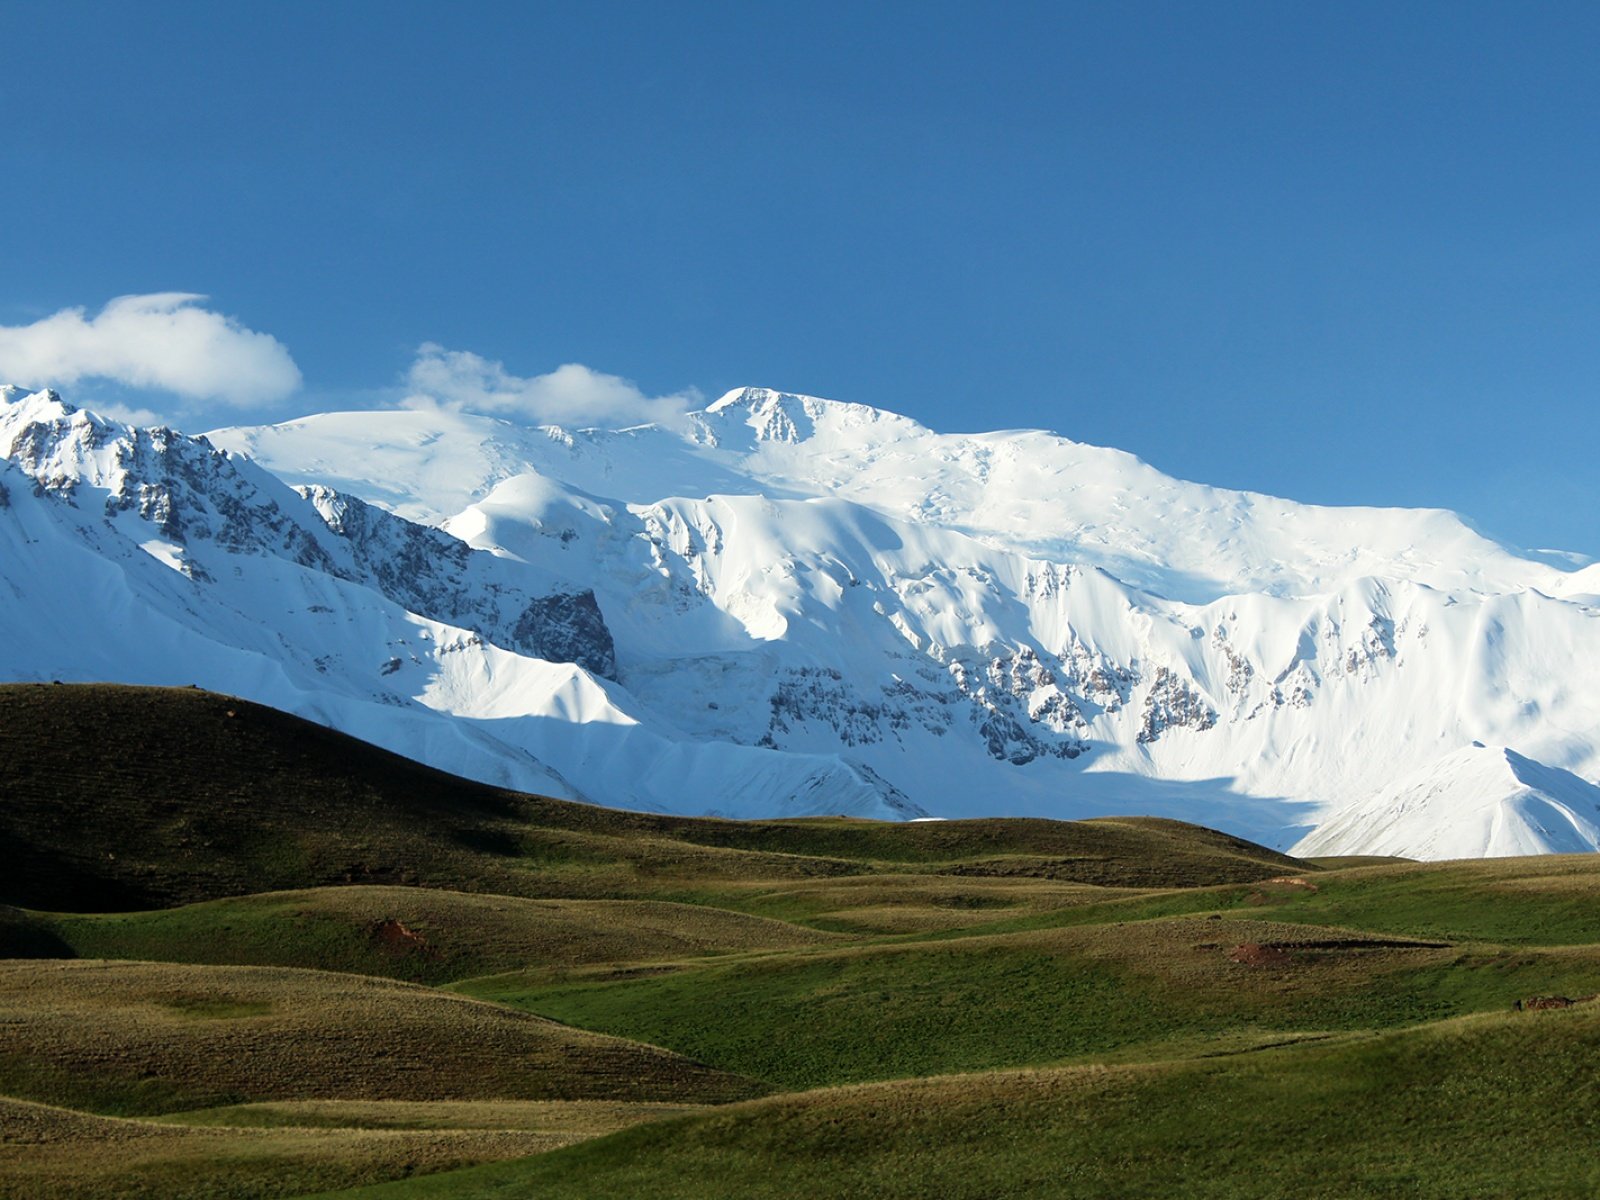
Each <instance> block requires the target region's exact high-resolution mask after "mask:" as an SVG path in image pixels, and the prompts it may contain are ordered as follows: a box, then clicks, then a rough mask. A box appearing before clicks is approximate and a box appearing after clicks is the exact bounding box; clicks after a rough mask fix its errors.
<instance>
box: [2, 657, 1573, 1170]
mask: <svg viewBox="0 0 1600 1200" xmlns="http://www.w3.org/2000/svg"><path fill="white" fill-rule="evenodd" d="M0 794H3V795H4V796H5V798H6V802H5V803H4V804H0V900H4V901H7V902H8V903H5V904H0V1095H3V1094H9V1095H11V1096H14V1097H18V1098H19V1099H17V1100H5V1099H0V1194H4V1195H13V1194H15V1195H19V1196H74V1197H80V1198H82V1200H99V1198H100V1197H112V1196H124V1195H147V1196H238V1197H252V1198H253V1197H258V1196H259V1197H265V1196H268V1195H284V1194H290V1193H293V1192H295V1191H310V1190H315V1189H316V1188H323V1189H331V1188H340V1187H348V1186H353V1185H356V1184H361V1183H365V1182H375V1181H379V1180H392V1181H395V1182H393V1183H391V1184H389V1185H386V1186H385V1187H382V1188H379V1189H377V1190H376V1191H373V1192H371V1193H362V1194H370V1195H372V1196H395V1197H405V1196H417V1197H427V1196H450V1197H469V1198H470V1197H477V1196H522V1195H538V1196H541V1197H551V1198H555V1200H560V1198H561V1197H577V1196H585V1197H589V1196H613V1195H616V1196H632V1195H649V1196H663V1197H675V1196H682V1197H735V1196H737V1197H745V1196H749V1197H754V1198H756V1200H760V1198H761V1197H778V1196H794V1195H805V1196H819V1197H832V1196H868V1195H870V1196H889V1197H896V1196H905V1197H911V1196H917V1197H920V1196H932V1195H937V1196H941V1197H944V1196H949V1197H954V1198H957V1200H961V1198H964V1197H974V1198H975V1197H980V1196H982V1197H987V1196H999V1195H1006V1196H1009V1195H1028V1196H1034V1195H1038V1196H1073V1197H1080V1196H1081V1197H1097V1196H1108V1197H1110V1196H1115V1197H1140V1196H1150V1197H1156V1196H1162V1197H1165V1196H1174V1197H1180V1198H1182V1197H1218V1198H1221V1197H1235V1196H1274V1197H1276V1196H1281V1195H1299V1194H1305V1195H1311V1196H1336V1197H1342V1196H1351V1197H1357V1196H1360V1197H1365V1196H1386V1195H1392V1196H1440V1197H1443V1196H1474V1197H1476V1196H1524V1195H1538V1196H1557V1197H1560V1196H1589V1195H1593V1194H1600V1174H1597V1168H1596V1166H1595V1165H1594V1162H1595V1158H1594V1153H1593V1151H1594V1148H1595V1145H1596V1141H1595V1139H1596V1136H1597V1135H1600V1099H1597V1092H1600V1088H1597V1087H1596V1085H1595V1084H1594V1083H1592V1082H1591V1077H1592V1074H1593V1065H1594V1059H1595V1053H1596V1050H1597V1048H1600V1002H1595V1003H1593V1004H1589V1003H1581V1004H1579V1005H1577V1006H1575V1007H1572V1008H1570V1009H1565V1010H1560V1011H1553V1012H1537V1013H1535V1012H1528V1013H1512V1012H1511V1011H1510V1010H1511V1006H1512V1004H1513V1002H1514V1001H1516V1000H1518V999H1522V998H1525V997H1529V996H1534V995H1562V996H1568V997H1584V996H1590V995H1592V994H1594V993H1597V992H1600V856H1585V857H1568V858H1542V859H1522V860H1497V861H1488V862H1471V863H1443V864H1418V863H1405V862H1399V861H1395V860H1368V859H1360V860H1319V861H1317V862H1314V863H1313V862H1297V861H1295V860H1293V859H1289V858H1285V857H1284V856H1282V855H1278V854H1274V853H1273V852H1271V851H1268V850H1265V849H1263V848H1261V847H1258V846H1252V845H1250V844H1249V843H1245V842H1240V841H1238V840H1237V839H1233V838H1228V837H1225V836H1224V835H1221V834H1216V833H1213V832H1211V831H1208V830H1203V829H1199V828H1197V827H1195V826H1189V825H1183V824H1181V823H1177V822H1170V821H1153V820H1131V819H1125V820H1104V821H1089V822H1050V821H999V820H996V821H958V822H943V823H930V824H918V825H897V824H892V823H883V822H873V821H856V820H846V819H840V818H819V819H812V820H795V821H769V822H734V821H713V820H695V819H688V818H674V817H663V816H655V815H649V814H640V813H624V812H616V811H612V810H607V809H601V808H596V807H591V806H587V805H580V804H571V803H567V802H564V801H557V800H550V799H547V798H543V797H537V796H526V795H520V794H517V793H512V792H506V791H501V790H498V789H494V788H488V787H484V786H481V785H478V784H473V783H469V782H466V781H463V780H459V779H453V778H451V777H448V776H445V775H441V774H440V773H438V772H434V771H430V770H428V769H427V768H424V767H420V766H418V765H417V764H415V763H412V762H409V761H407V760H405V759H401V758H397V757H395V756H393V755H388V754H384V753H383V752H381V751H377V750H375V749H373V748H371V747H368V746H363V745H361V744H360V743H358V742H354V741H352V740H351V739H348V738H344V737H343V736H342V735H338V734H335V733H332V732H331V731H328V730H325V729H322V728H320V727H318V726H314V725H309V724H307V723H306V722H303V721H298V720H296V719H295V718H291V717H287V716H284V715H282V714H278V713H273V712H271V711H270V710H267V709H262V708H259V707H257V706H253V705H248V704H244V703H243V702H240V701H237V700H230V699H228V698H226V697H219V696H212V695H208V694H206V693H202V692H196V691H191V690H186V689H185V690H161V689H133V688H116V687H82V688H78V687H48V686H45V687H40V686H0ZM263 889H268V890H263ZM271 889H276V890H271ZM18 905H26V906H27V907H25V908H24V907H18ZM89 909H96V910H99V911H85V910H89ZM50 910H55V911H50ZM303 968H316V969H314V970H313V969H303ZM408 981H409V982H408ZM422 985H427V986H422ZM441 985H443V986H441ZM775 1092H781V1093H783V1094H771V1093H775ZM750 1097H764V1098H759V1099H749V1098H750ZM25 1100H32V1101H41V1102H46V1103H48V1104H51V1105H68V1106H71V1107H72V1109H75V1110H79V1111H67V1110H66V1109H63V1108H59V1107H41V1106H40V1105H39V1104H27V1103H23V1101H25ZM85 1110H87V1111H85ZM90 1112H93V1113H98V1114H101V1115H100V1116H95V1115H90ZM128 1115H140V1116H160V1117H161V1120H160V1121H159V1122H157V1121H153V1120H138V1121H130V1120H114V1119H109V1118H111V1117H124V1116H128ZM584 1139H591V1140H584ZM579 1141H582V1144H581V1145H580V1144H576V1143H578V1142H579ZM518 1156H521V1157H518ZM530 1156H531V1157H530ZM473 1163H479V1164H488V1165H483V1166H477V1167H471V1168H470V1169H459V1168H462V1167H464V1166H466V1165H467V1164H473ZM429 1172H433V1173H434V1174H428V1173H429ZM407 1176H415V1178H409V1179H408V1178H405V1177H407Z"/></svg>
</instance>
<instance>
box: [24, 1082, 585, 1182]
mask: <svg viewBox="0 0 1600 1200" xmlns="http://www.w3.org/2000/svg"><path fill="white" fill-rule="evenodd" d="M579 1140H582V1138H581V1136H580V1135H565V1134H547V1133H543V1132H538V1131H521V1130H516V1129H474V1128H470V1127H469V1128H465V1129H459V1130H452V1129H427V1130H422V1131H404V1132H399V1131H382V1132H377V1131H370V1130H365V1129H307V1128H285V1129H235V1128H227V1129H186V1128H182V1127H178V1126H171V1127H164V1126H162V1125H156V1124H151V1123H149V1122H146V1121H128V1120H119V1119H114V1118H109V1117H95V1116H88V1115H85V1114H83V1113H75V1112H69V1111H67V1110H65V1109H60V1108H52V1107H48V1106H45V1105H40V1104H29V1103H26V1102H23V1101H17V1100H7V1099H4V1098H0V1195H5V1196H9V1197H15V1198H17V1200H23V1198H27V1200H46V1198H49V1200H68V1198H77V1197H82V1198H92V1197H101V1196H116V1197H150V1198H152V1200H215V1198H216V1197H219V1196H226V1197H230V1198H231V1200H254V1198H257V1197H259V1198H260V1200H268V1198H269V1197H279V1196H285V1195H296V1194H299V1193H301V1192H306V1191H313V1190H317V1189H322V1188H329V1187H351V1186H355V1185H358V1184H362V1183H366V1182H370V1181H373V1180H382V1179H393V1178H396V1177H399V1176H404V1175H408V1174H411V1173H414V1172H427V1171H444V1170H449V1169H450V1168H452V1167H459V1166H463V1165H468V1164H473V1163H481V1162H486V1161H493V1160H496V1159H505V1158H519V1157H523V1156H526V1155H529V1154H536V1153H539V1152H541V1151H545V1150H552V1149H559V1148H560V1147H562V1146H568V1145H572V1144H573V1143H574V1142H576V1141H579Z"/></svg>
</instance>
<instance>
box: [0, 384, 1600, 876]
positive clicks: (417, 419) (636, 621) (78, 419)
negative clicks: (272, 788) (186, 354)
mask: <svg viewBox="0 0 1600 1200" xmlns="http://www.w3.org/2000/svg"><path fill="white" fill-rule="evenodd" d="M0 454H4V455H5V457H6V459H7V460H8V461H7V462H5V463H4V464H0V483H3V484H4V485H5V488H6V491H5V493H3V494H4V495H5V496H6V497H8V498H9V502H8V503H7V505H6V507H5V508H4V509H0V552H3V553H4V554H5V555H6V561H7V563H8V567H7V571H6V576H5V577H6V581H7V583H8V585H9V586H8V587H7V589H6V590H5V592H4V594H3V595H0V605H4V606H5V608H4V611H5V613H6V615H7V616H8V617H9V618H10V619H11V620H12V621H13V625H12V628H26V629H29V630H31V631H34V633H35V635H36V636H32V637H30V638H26V639H17V640H15V641H14V642H13V644H11V645H9V646H8V647H7V648H6V649H5V650H4V651H0V670H3V673H4V675H5V676H6V677H7V678H11V679H40V678H62V679H115V680H119V681H123V682H134V683H189V682H193V683H198V684H201V685H202V686H205V687H208V688H211V689H213V690H219V691H226V692H231V693H233V694H237V695H243V696H247V697H249V698H252V699H257V700H260V701H263V702H265V703H268V704H272V705H274V706H276V707H279V708H282V709H286V710H288V711H293V712H297V713H300V714H302V715H308V716H313V717H315V718H317V719H320V720H323V721H324V722H326V723H329V724H333V725H335V726H337V727H339V728H341V729H345V730H347V731H349V732H352V733H355V734H357V735H358V736H361V737H365V738H367V739H368V740H371V741H374V742H377V743H379V744H381V745H384V746H387V747H389V748H391V749H396V750H400V751H401V752H403V753H406V754H409V755H411V756H413V757H417V758H421V759H423V760H425V761H428V762H431V763H434V764H435V765H439V766H443V767H446V768H447V769H450V770H454V771H457V772H459V773H462V774H466V775H469V776H472V777H474V778H479V779H485V780H488V781H491V782H497V783H509V784H512V785H514V786H518V787H524V788H529V789H533V790H541V791H546V792H552V793H554V794H559V795H567V796H573V797H578V798H587V799H591V800H595V801H600V802H604V803H608V804H615V805H618V806H623V807H635V808H647V809H654V810H660V811H674V812H683V813H719V814H724V815H749V816H769V815H779V814H795V813H810V812H835V813H837V812H846V813H858V814H862V815H872V816H888V817H908V816H918V815H935V816H965V815H977V814H994V815H1000V814H1005V815H1041V816H1055V817H1081V816H1091V815H1099V814H1104V813H1110V812H1122V813H1127V812H1141V813H1152V814H1159V815H1166V816H1175V817H1181V818H1183V819H1186V820H1191V821H1197V822H1201V823H1205V824H1209V825H1214V826H1218V827H1220V828H1224V829H1228V830H1230V831H1234V832H1238V833H1240V834H1243V835H1246V836H1250V837H1253V838H1255V839H1257V840H1262V841H1266V842H1268V843H1270V844H1274V845H1277V846H1280V847H1287V846H1290V845H1291V844H1294V843H1296V842H1297V841H1300V840H1301V839H1304V841H1302V842H1301V844H1302V845H1304V846H1314V847H1315V849H1316V852H1318V853H1323V854H1334V853H1361V852H1365V851H1369V850H1371V851H1377V852H1395V851H1396V850H1397V849H1398V852H1402V853H1417V854H1424V855H1437V854H1445V853H1448V854H1487V853H1506V852H1511V851H1512V850H1513V849H1514V850H1516V851H1517V852H1523V851H1526V850H1529V849H1532V850H1570V849H1578V848H1593V847H1594V846H1595V845H1596V839H1597V824H1596V822H1597V821H1600V816H1597V815H1596V814H1593V813H1590V812H1587V811H1580V810H1582V809H1583V805H1584V804H1589V803H1592V800H1591V799H1590V791H1585V790H1584V789H1585V788H1588V789H1590V790H1591V791H1593V790H1594V789H1593V783H1592V782H1591V781H1593V780H1595V779H1597V778H1600V679H1596V678H1595V676H1594V673H1593V672H1592V671H1586V670H1584V669H1583V664H1585V663H1593V662H1595V661H1600V595H1596V593H1600V573H1597V572H1600V567H1596V566H1586V567H1583V568H1576V567H1573V568H1569V569H1565V570H1564V569H1561V568H1560V567H1557V566H1553V565H1550V564H1549V563H1547V562H1544V561H1541V560H1537V559H1534V558H1530V557H1527V556H1525V555H1522V554H1520V553H1518V552H1516V551H1514V550H1512V549H1510V548H1508V547H1504V546H1501V545H1499V544H1497V543H1495V542H1492V541H1490V540H1488V539H1486V538H1484V537H1482V536H1481V535H1479V534H1477V533H1475V532H1474V531H1473V530H1471V529H1470V528H1469V527H1468V526H1467V525H1466V524H1465V523H1463V522H1462V521H1461V520H1460V519H1459V518H1457V517H1455V516H1454V515H1453V514H1451V513H1448V512H1443V511H1438V510H1399V509H1374V508H1327V507H1316V506H1309V505H1300V504H1295V503H1293V502H1291V501H1287V500H1280V499H1275V498H1271V497H1267V496H1261V495H1256V494H1252V493H1246V492H1236V491H1227V490H1222V489H1217V488H1211V487H1207V486H1204V485H1200V484H1194V483H1188V482H1184V481H1181V480H1177V479H1173V478H1170V477H1168V476H1166V475H1163V474H1161V473H1160V472H1158V471H1156V470H1155V469H1154V468H1152V467H1150V466H1148V465H1147V464H1145V463H1142V462H1140V461H1139V460H1138V459H1136V458H1134V457H1133V456H1131V455H1128V454H1125V453H1122V452H1120V451H1116V450H1107V449H1102V448H1098V447H1093V446H1087V445H1082V444H1080V443H1076V442H1073V441H1070V440H1068V439H1066V438H1062V437H1059V436H1057V435H1054V434H1049V433H1044V432H1039V431H1010V432H1001V433H986V434H972V435H949V434H939V433H935V432H933V431H931V430H928V429H926V428H924V427H923V426H921V425H919V424H918V423H916V422H915V421H912V420H910V419H908V418H906V417H902V416H898V415H896V414H893V413H888V412H884V411H881V410H878V409H873V408H869V407H866V406H863V405H857V404H844V403H839V402H835V401H828V400H820V399H816V398H813V397H807V396H798V395H791V394H788V393H781V392H773V391H768V390H766V389H760V388H747V389H741V390H738V391H735V392H730V393H729V394H728V395H726V396H724V397H722V398H721V399H719V400H717V401H716V402H715V403H713V404H712V405H710V406H709V407H707V408H706V409H704V410H703V411H700V412H696V413H691V414H688V415H687V416H686V417H685V418H683V419H682V421H681V422H677V423H674V424H672V425H644V426H637V427H633V428H627V429H577V428H569V427H563V426H554V425H545V426H529V425H521V424H517V423H514V422H509V421H506V420H501V419H496V418H490V417H483V416H476V415H473V414H468V413H462V412H455V411H450V410H442V409H440V410H426V409H417V410H403V411H392V412H353V413H329V414H322V415H318V416H312V417H307V418H304V419H301V420H296V421H290V422H286V423H284V424H280V425H272V426H260V427H252V428H236V429H225V430H217V431H214V432H212V433H210V434H208V435H206V436H205V437H202V438H194V437H186V436H184V435H181V434H177V433H174V432H172V431H170V430H160V429H158V430H136V429H131V428H129V427H127V426H123V425H120V424H118V423H116V422H110V421H105V420H103V419H101V418H99V417H96V416H93V415H92V414H89V413H84V412H81V411H76V410H73V409H71V408H70V407H69V406H68V405H66V404H64V403H63V402H62V401H61V400H60V399H59V398H58V397H55V396H54V395H53V394H48V393H36V394H24V393H21V392H19V391H16V390H11V391H8V392H7V393H6V394H5V399H4V402H3V405H0ZM1474 743H1483V744H1486V745H1492V746H1499V747H1503V748H1511V749H1507V750H1506V751H1505V752H1504V753H1505V755H1506V756H1505V757H1502V758H1501V759H1500V760H1499V762H1500V763H1502V764H1510V765H1509V766H1506V767H1504V768H1503V769H1502V767H1496V766H1493V764H1492V763H1491V764H1490V766H1489V767H1487V768H1480V767H1478V766H1471V767H1468V768H1463V767H1462V765H1461V763H1460V761H1459V757H1460V755H1461V754H1462V753H1463V752H1464V751H1467V750H1470V749H1472V748H1473V745H1474ZM1474 761H1476V760H1474ZM1497 772H1498V774H1497ZM1513 776H1514V777H1515V778H1516V779H1519V780H1525V779H1528V778H1533V777H1537V779H1539V780H1543V781H1544V782H1543V783H1542V784H1539V785H1537V787H1534V791H1536V792H1537V793H1538V795H1539V796H1540V797H1543V798H1545V799H1549V800H1550V803H1555V804H1558V806H1559V807H1560V808H1561V811H1563V812H1569V813H1571V814H1573V815H1574V819H1573V820H1570V821H1566V823H1565V824H1564V825H1560V827H1558V824H1557V823H1556V822H1554V821H1553V820H1552V819H1551V816H1550V814H1551V812H1552V811H1554V810H1553V809H1552V808H1551V806H1550V803H1545V799H1540V800H1539V802H1538V803H1535V802H1533V801H1531V800H1529V799H1528V795H1530V794H1532V793H1528V792H1524V791H1519V790H1518V789H1519V788H1520V787H1522V785H1521V784H1517V783H1514V782H1513V780H1512V777H1513ZM1429 780H1437V782H1438V787H1436V788H1433V790H1431V791H1430V790H1429V787H1430V785H1429V783H1428V781H1429ZM1486 781H1487V782H1486ZM1496 781H1499V782H1504V783H1505V784H1506V787H1504V788H1502V789H1501V790H1500V791H1499V792H1497V793H1496V794H1497V795H1500V796H1502V797H1505V798H1507V799H1506V802H1505V803H1503V804H1499V805H1498V806H1497V807H1496V808H1495V810H1494V811H1495V815H1494V818H1493V820H1479V819H1478V818H1476V817H1474V818H1472V819H1471V820H1470V821H1466V824H1465V826H1463V828H1464V829H1466V830H1467V832H1457V833H1452V834H1451V835H1450V836H1448V837H1445V836H1442V835H1439V833H1438V831H1440V830H1445V829H1452V828H1454V824H1453V823H1455V822H1457V820H1458V818H1459V819H1462V820H1465V814H1466V812H1467V810H1468V809H1472V811H1474V812H1476V811H1478V810H1479V809H1480V808H1481V806H1482V804H1483V803H1485V801H1484V800H1483V797H1484V795H1486V794H1487V793H1486V791H1485V789H1486V788H1488V790H1489V791H1494V787H1498V786H1499V782H1496ZM1491 783H1492V784H1494V787H1490V784H1491ZM1529 786H1533V785H1529ZM1419 788H1420V789H1422V792H1425V793H1426V794H1427V796H1428V799H1427V802H1426V803H1418V802H1417V800H1416V796H1417V795H1418V794H1419V792H1418V789H1419ZM1541 789H1542V790H1541ZM1578 818H1581V819H1578ZM1397 830H1398V831H1400V832H1397ZM1402 835H1403V836H1402Z"/></svg>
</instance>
